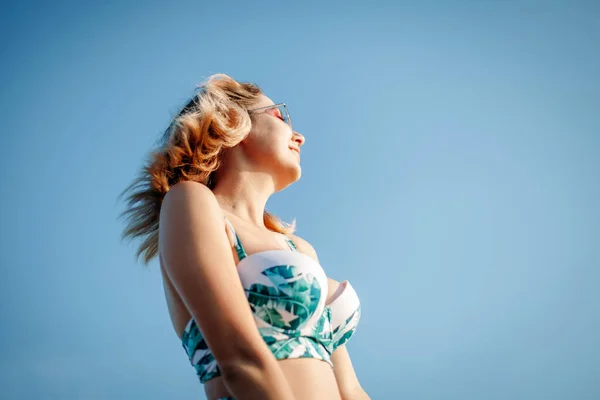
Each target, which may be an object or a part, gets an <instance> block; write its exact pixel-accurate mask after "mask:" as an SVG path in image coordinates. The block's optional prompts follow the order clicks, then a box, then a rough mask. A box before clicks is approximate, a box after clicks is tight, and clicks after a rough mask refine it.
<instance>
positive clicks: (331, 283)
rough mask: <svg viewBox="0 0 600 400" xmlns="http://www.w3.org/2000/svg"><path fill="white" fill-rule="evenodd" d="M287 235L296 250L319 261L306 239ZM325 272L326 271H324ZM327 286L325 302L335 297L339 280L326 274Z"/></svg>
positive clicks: (339, 287) (338, 287)
mask: <svg viewBox="0 0 600 400" xmlns="http://www.w3.org/2000/svg"><path fill="white" fill-rule="evenodd" d="M289 236H290V239H292V241H293V242H294V244H295V245H296V247H297V248H298V251H300V252H301V253H304V254H306V255H307V256H310V257H312V258H314V259H315V260H316V261H317V262H319V257H318V256H317V252H316V251H315V248H314V247H313V246H312V245H311V244H310V243H309V242H308V241H306V240H304V239H302V238H301V237H300V236H296V235H289ZM325 272H327V271H325ZM327 286H328V289H329V290H328V293H329V295H328V296H327V297H328V299H327V302H328V303H329V302H330V301H332V300H333V299H335V297H337V295H338V292H339V290H340V289H341V286H340V282H339V281H336V280H335V279H332V278H330V277H329V276H327Z"/></svg>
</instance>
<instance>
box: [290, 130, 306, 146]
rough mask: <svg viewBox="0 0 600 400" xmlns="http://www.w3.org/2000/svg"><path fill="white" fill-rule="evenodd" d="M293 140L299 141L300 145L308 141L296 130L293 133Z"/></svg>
mask: <svg viewBox="0 0 600 400" xmlns="http://www.w3.org/2000/svg"><path fill="white" fill-rule="evenodd" d="M292 140H293V141H294V142H296V143H298V147H300V146H302V145H303V144H304V142H305V141H306V139H305V138H304V136H303V135H302V134H301V133H298V132H296V131H294V132H293V133H292Z"/></svg>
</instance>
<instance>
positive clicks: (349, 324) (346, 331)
mask: <svg viewBox="0 0 600 400" xmlns="http://www.w3.org/2000/svg"><path fill="white" fill-rule="evenodd" d="M359 319H360V306H359V307H358V309H356V311H354V312H353V313H352V314H351V315H350V316H349V317H348V318H346V320H345V321H344V322H343V323H342V324H340V326H337V327H335V329H334V330H333V346H332V349H331V352H332V353H333V352H334V351H335V349H337V348H338V347H340V346H341V345H343V344H344V343H346V342H347V341H348V340H349V339H350V338H351V337H352V335H354V332H355V331H356V327H357V325H358V320H359Z"/></svg>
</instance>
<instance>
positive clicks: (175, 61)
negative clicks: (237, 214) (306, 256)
mask: <svg viewBox="0 0 600 400" xmlns="http://www.w3.org/2000/svg"><path fill="white" fill-rule="evenodd" d="M13 3H14V4H12V5H10V4H6V3H4V4H3V5H2V8H1V9H0V10H1V12H0V57H1V64H0V72H1V76H2V89H1V90H0V123H1V127H2V133H1V136H0V146H1V149H2V154H3V157H2V158H1V160H0V163H1V165H0V182H1V188H2V189H1V190H2V197H1V207H0V218H1V221H2V224H0V235H1V238H0V239H1V240H0V245H1V252H0V265H1V267H2V270H1V271H2V274H1V277H0V289H1V290H0V304H1V306H0V326H1V329H0V354H1V356H0V398H2V399H41V398H43V399H47V400H52V399H138V398H139V399H145V400H153V399H204V394H203V390H202V387H201V385H200V383H199V382H198V381H197V379H196V377H195V374H194V370H193V368H192V367H191V366H190V365H189V363H188V360H187V358H186V355H185V353H184V350H183V348H182V347H181V344H180V342H179V341H178V339H177V337H176V336H175V333H174V332H173V330H172V328H171V325H170V321H169V319H168V314H167V310H166V306H165V302H164V297H163V292H162V286H161V279H160V273H159V271H158V268H157V263H156V262H153V263H152V264H151V265H150V267H149V268H144V267H143V266H142V264H141V263H136V261H135V257H134V250H135V249H134V244H127V243H121V242H120V239H119V236H120V233H121V230H122V228H123V224H122V222H120V221H118V220H117V216H118V214H119V212H120V211H122V209H123V204H122V203H119V202H118V201H117V196H118V194H119V193H120V192H121V190H123V189H124V188H125V186H126V185H127V184H128V183H129V182H130V181H131V180H132V179H133V178H134V176H135V174H136V173H137V171H138V170H139V168H140V167H141V165H142V163H143V161H144V159H145V157H146V155H147V154H148V152H149V150H150V149H151V147H152V146H153V145H154V143H155V142H156V141H157V140H158V138H159V137H160V135H161V133H162V131H163V130H164V128H166V126H167V125H168V123H169V120H170V118H171V116H172V115H173V114H174V113H176V112H177V111H178V109H179V107H180V106H182V105H183V103H184V102H185V101H186V99H187V98H188V97H189V96H190V95H191V94H192V93H193V90H194V87H195V85H196V84H197V83H199V82H201V81H202V79H204V78H205V77H207V76H209V75H211V74H213V73H218V72H223V73H227V74H229V75H231V76H232V77H234V78H236V79H238V80H243V81H246V80H247V81H253V82H256V83H257V84H259V85H260V86H262V87H263V89H264V90H265V91H266V93H267V94H268V95H269V96H270V97H271V98H272V99H273V100H275V101H277V102H279V101H282V102H287V104H288V105H289V108H290V112H291V115H292V119H293V121H294V127H295V128H296V129H297V130H298V131H300V132H301V133H303V134H304V135H305V136H306V145H305V147H304V148H303V157H302V163H303V170H304V176H303V178H302V180H301V181H300V182H298V183H297V184H295V185H293V186H292V187H291V188H289V189H288V190H286V191H285V192H283V193H279V194H277V195H275V196H274V197H273V198H272V199H271V200H270V202H269V204H268V207H269V209H270V210H271V211H273V212H275V213H276V214H278V215H280V216H281V217H282V218H284V219H287V220H291V219H292V218H296V219H297V223H298V234H299V235H300V236H303V237H304V238H305V239H307V240H308V241H309V242H311V243H312V244H313V246H314V247H315V248H316V250H317V252H318V254H319V257H320V259H321V262H322V265H323V267H324V268H325V270H326V271H327V273H328V274H329V275H330V276H332V277H333V278H335V279H338V280H343V279H348V280H350V282H351V283H352V285H353V286H354V287H355V289H356V290H357V292H358V293H359V295H360V298H361V301H362V306H363V317H362V321H361V324H360V327H359V329H358V331H357V333H356V335H355V337H354V338H353V339H352V341H351V342H350V343H349V344H348V348H349V350H350V354H351V355H352V359H353V361H354V365H355V368H356V371H357V373H358V376H359V378H360V381H361V382H362V385H363V386H364V388H365V389H366V391H367V392H368V393H369V394H370V395H371V397H372V398H373V399H374V400H378V399H410V400H421V399H423V400H425V399H478V400H480V399H486V400H487V399H490V400H495V399H524V400H525V399H526V400H531V399H569V400H571V399H598V398H600V211H599V207H600V52H599V47H598V46H599V45H598V43H600V3H598V2H595V1H561V2H554V1H508V0H505V1H500V0H496V1H491V0H489V1H484V0H480V1H476V0H471V1H458V0H457V1H437V2H433V1H424V2H392V1H389V2H379V3H372V4H370V5H367V3H358V2H341V1H339V2H336V1H332V2H312V3H309V2H283V1H277V2H248V1H246V2H200V1H188V2H184V1H179V2H178V1H173V2H160V3H159V2H133V1H119V2H116V1H115V2H94V3H96V4H93V5H92V2H66V1H58V2H37V3H34V2H29V1H23V2H18V3H17V2H13ZM49 3H53V5H49ZM84 3H87V4H84ZM100 3H104V4H100Z"/></svg>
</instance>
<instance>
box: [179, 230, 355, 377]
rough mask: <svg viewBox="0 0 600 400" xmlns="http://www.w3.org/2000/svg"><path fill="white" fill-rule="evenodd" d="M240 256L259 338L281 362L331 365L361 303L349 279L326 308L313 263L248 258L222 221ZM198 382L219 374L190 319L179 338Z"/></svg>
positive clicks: (290, 254) (266, 255)
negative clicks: (306, 360) (300, 360)
mask: <svg viewBox="0 0 600 400" xmlns="http://www.w3.org/2000/svg"><path fill="white" fill-rule="evenodd" d="M226 222H227V224H228V225H229V229H230V230H231V233H232V237H234V238H235V239H234V246H235V249H236V251H237V254H238V258H239V260H240V261H239V263H238V266H237V269H238V273H239V275H240V279H241V281H242V286H243V287H244V291H245V292H246V295H247V297H248V303H249V304H250V308H251V310H252V313H253V314H254V320H255V321H256V325H257V327H258V330H259V332H260V334H261V335H262V337H263V339H264V340H265V342H266V343H267V345H268V346H269V348H270V349H271V351H272V352H273V354H274V355H275V357H276V358H277V359H279V360H282V359H288V358H316V359H319V360H323V361H325V362H327V363H329V364H330V365H332V363H331V353H333V351H334V350H335V349H336V348H337V347H339V346H341V345H342V344H344V343H346V342H347V341H348V339H350V337H351V336H352V335H353V334H354V331H355V330H356V326H357V324H358V320H359V318H360V301H359V299H358V296H357V295H356V292H355V291H354V289H353V288H352V286H351V285H350V283H349V282H348V281H344V282H342V285H343V290H342V292H341V293H340V295H339V296H338V297H336V298H335V299H334V300H333V301H332V302H331V303H330V304H327V305H326V304H325V300H326V299H327V291H328V287H327V276H326V275H325V271H323V268H322V267H321V265H319V263H318V262H317V261H315V260H314V259H313V258H311V257H309V256H307V255H306V254H304V253H301V252H299V251H297V249H296V246H295V245H294V243H293V242H292V241H291V240H290V239H288V238H287V237H285V236H284V237H285V240H286V242H287V243H288V245H289V247H290V250H269V251H263V252H260V253H256V254H251V255H250V256H247V255H246V251H245V250H244V247H243V246H242V243H241V242H240V239H239V237H238V236H237V234H236V233H235V230H234V229H233V226H232V225H231V223H230V222H229V221H228V220H227V219H226ZM181 341H182V344H183V348H184V349H185V351H186V353H187V354H188V356H189V359H190V362H191V363H192V366H193V367H194V368H195V369H196V373H197V375H198V378H200V381H201V382H202V383H204V382H206V381H208V380H210V379H212V378H214V377H217V376H220V375H221V372H220V370H219V366H218V364H217V362H216V360H215V358H214V356H213V354H212V352H211V350H210V349H209V348H208V346H207V344H206V341H205V340H204V337H203V336H202V333H201V332H200V330H199V328H198V326H197V325H196V322H195V321H194V319H193V318H192V319H191V320H190V322H189V323H188V324H187V326H186V328H185V331H184V333H183V336H182V338H181Z"/></svg>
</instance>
